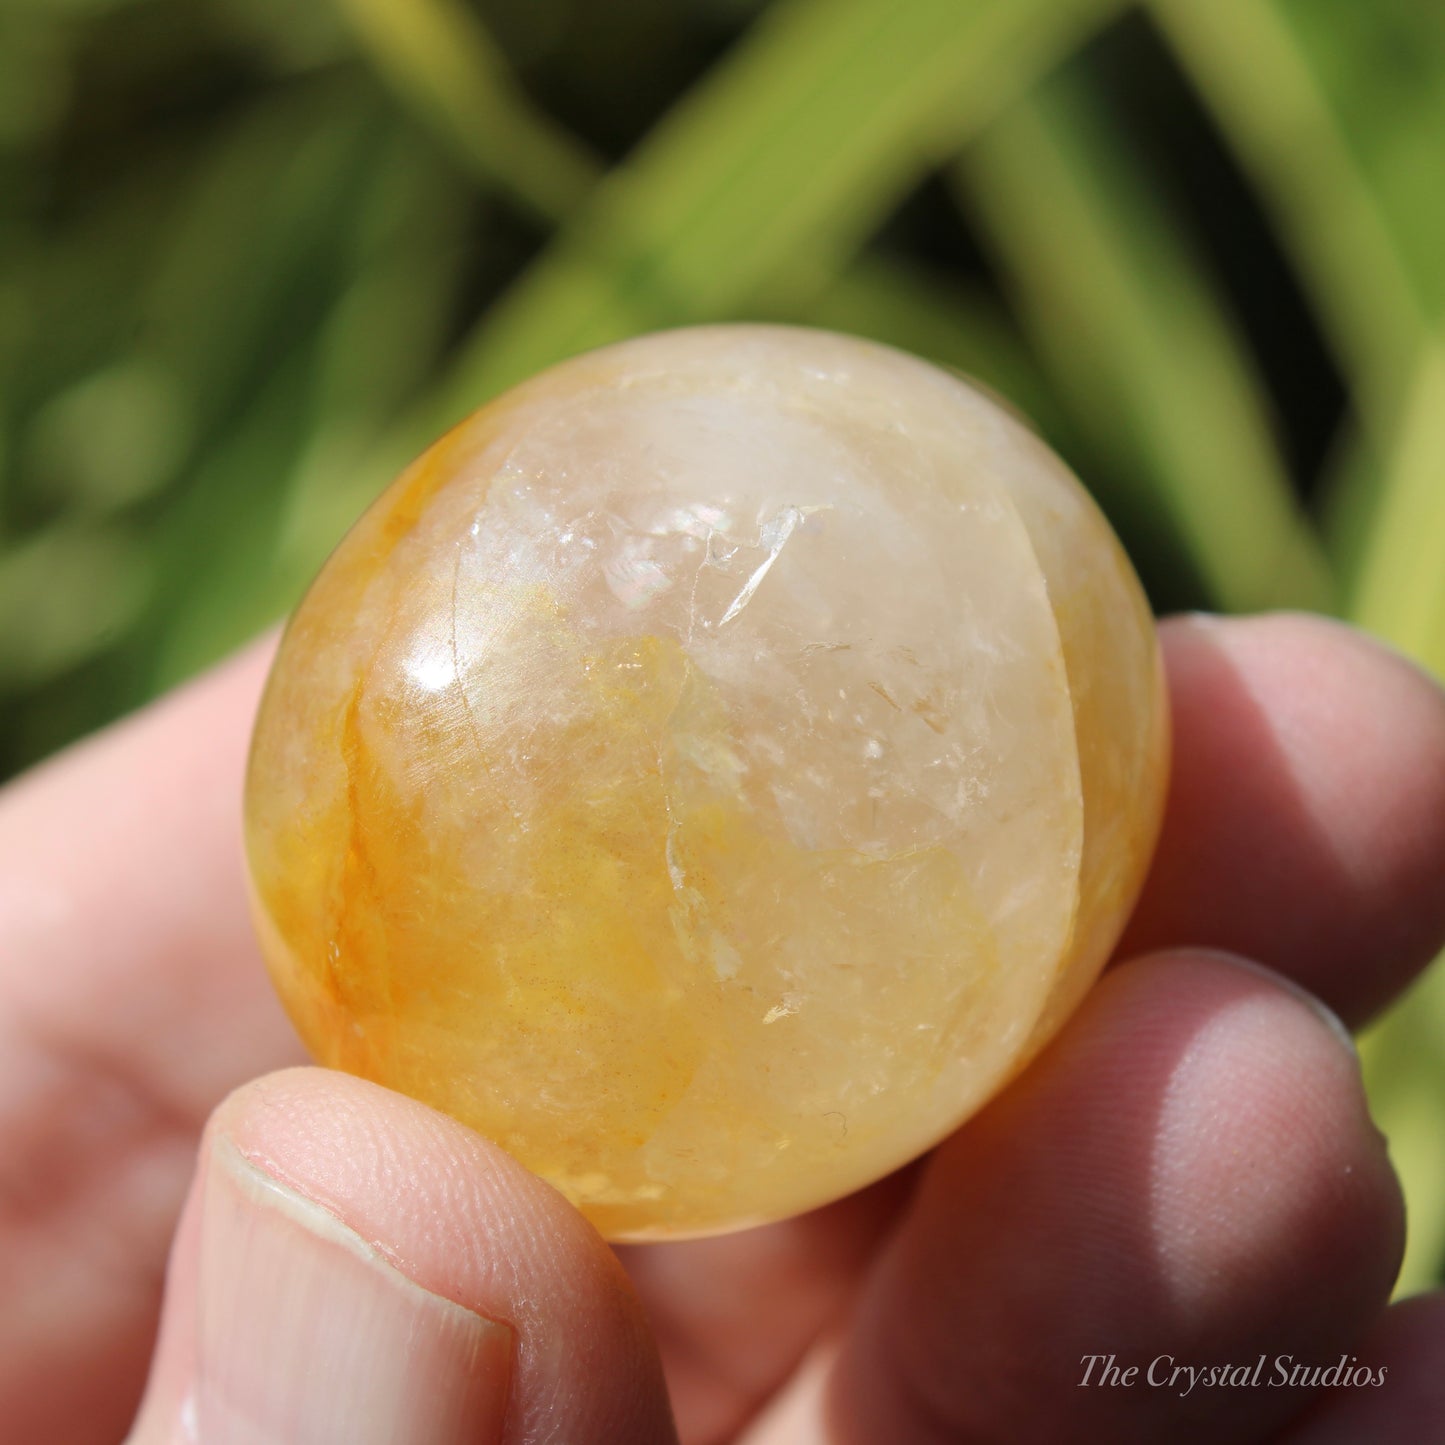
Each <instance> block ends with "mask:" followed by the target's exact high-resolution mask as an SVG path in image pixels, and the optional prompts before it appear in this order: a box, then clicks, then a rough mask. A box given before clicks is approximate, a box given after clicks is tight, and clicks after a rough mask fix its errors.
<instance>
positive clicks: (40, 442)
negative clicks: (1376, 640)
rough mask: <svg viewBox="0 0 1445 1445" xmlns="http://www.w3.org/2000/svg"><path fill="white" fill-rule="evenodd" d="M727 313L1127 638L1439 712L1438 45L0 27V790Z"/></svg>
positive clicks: (1399, 1070) (1151, 3) (1407, 1160)
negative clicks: (915, 411)
mask: <svg viewBox="0 0 1445 1445" xmlns="http://www.w3.org/2000/svg"><path fill="white" fill-rule="evenodd" d="M731 317H747V318H766V319H779V320H789V321H800V322H806V323H811V324H817V325H823V326H831V327H835V328H838V329H842V330H850V331H857V332H861V333H863V334H866V335H871V336H875V337H878V338H880V339H883V340H886V341H890V342H893V343H895V344H898V345H901V346H904V347H907V348H908V349H910V350H914V351H917V352H920V353H922V354H923V355H926V356H930V357H933V358H934V359H936V360H938V361H941V362H944V363H946V364H948V365H952V366H955V367H959V368H962V369H963V370H965V371H968V372H970V373H972V374H973V375H975V376H977V377H979V378H981V379H982V380H984V381H986V382H988V383H989V384H990V385H992V386H993V387H994V388H995V389H996V390H998V391H1000V392H1002V393H1004V394H1005V395H1007V396H1008V397H1010V398H1012V399H1013V400H1014V401H1015V403H1016V404H1017V405H1018V406H1019V407H1020V408H1021V409H1022V410H1024V411H1025V412H1027V413H1028V414H1029V415H1030V416H1032V417H1033V418H1034V419H1035V421H1036V422H1037V424H1038V425H1039V427H1040V429H1041V430H1042V431H1043V432H1044V433H1045V434H1046V435H1047V436H1048V437H1049V439H1050V440H1051V441H1052V442H1053V443H1054V444H1055V446H1057V447H1058V448H1059V450H1060V451H1061V452H1062V453H1063V454H1064V455H1065V456H1066V457H1067V458H1068V459H1069V460H1070V462H1071V463H1072V464H1073V465H1074V466H1075V468H1076V469H1077V470H1078V471H1079V472H1080V473H1081V474H1082V475H1083V476H1084V478H1085V479H1086V480H1087V482H1088V483H1089V485H1090V486H1091V487H1092V488H1093V490H1094V491H1095V493H1096V495H1097V496H1098V497H1099V499H1100V501H1101V502H1102V504H1103V505H1104V507H1105V508H1106V510H1107V511H1108V512H1109V514H1110V516H1111V517H1112V519H1113V520H1114V522H1115V524H1116V526H1117V527H1118V529H1119V531H1120V533H1121V535H1122V536H1123V538H1124V540H1125V542H1126V543H1127V545H1128V546H1129V548H1130V551H1131V553H1132V554H1133V556H1134V558H1135V560H1136V563H1137V565H1138V566H1139V569H1140V572H1141V574H1142V575H1143V577H1144V580H1145V583H1146V585H1147V586H1148V588H1149V590H1150V593H1151V595H1152V597H1153V599H1154V601H1155V604H1156V606H1158V607H1159V609H1160V610H1170V609H1174V608H1179V607H1194V606H1207V607H1213V608H1219V609H1222V610H1226V611H1242V610H1251V609H1258V608H1269V607H1308V608H1314V609H1318V610H1321V611H1328V612H1334V613H1337V614H1340V615H1343V616H1346V617H1349V618H1351V619H1353V620H1355V621H1357V622H1359V623H1361V624H1363V625H1364V626H1366V627H1369V628H1371V629H1372V630H1374V631H1375V632H1377V633H1378V634H1379V635H1380V636H1382V637H1384V638H1387V639H1388V640H1390V641H1391V642H1393V643H1394V644H1395V645H1396V646H1398V647H1400V648H1401V649H1402V650H1404V651H1405V652H1407V653H1409V654H1410V655H1412V656H1413V657H1415V658H1416V659H1418V660H1419V661H1420V662H1422V663H1423V664H1424V665H1425V666H1427V667H1430V668H1432V669H1433V670H1435V671H1436V672H1437V673H1445V319H1442V317H1445V6H1438V5H1433V4H1425V3H1420V0H1372V3H1370V4H1361V3H1359V0H1147V3H1123V0H775V3H772V4H762V3H757V0H606V3H602V0H570V3H569V0H514V3H510V4H508V3H503V0H488V3H481V0H477V3H475V4H471V3H468V0H330V3H328V0H305V3H297V0H0V777H4V776H6V775H8V774H11V773H13V772H15V771H17V770H19V769H20V768H22V767H24V766H27V765H28V764H30V763H32V762H34V761H35V760H37V759H39V758H41V757H43V756H44V755H45V754H47V753H48V752H50V751H53V750H54V749H55V748H56V747H58V746H60V745H61V744H63V743H65V742H67V741H69V740H70V739H72V738H74V737H76V736H79V735H80V734H82V733H84V732H86V731H88V730H89V729H91V728H94V727H96V726H98V725H100V724H101V723H103V722H105V721H107V720H108V719H110V718H112V717H114V716H116V715H117V714H119V713H120V712H123V711H125V710H126V709H128V708H131V707H133V706H135V705H137V704H138V703H140V702H142V701H143V700H145V699H146V698H148V697H150V696H152V695H154V694H155V693H156V692H158V691H160V690H162V689H164V688H166V687H167V686H169V685H171V684H172V683H174V682H176V681H177V680H179V679H181V678H183V677H185V676H187V675H189V674H190V673H192V672H194V671H195V670H197V669H198V668H200V667H202V666H204V665H205V664H207V663H208V662H210V661H212V660H213V659H215V658H217V657H219V656H221V655H222V654H223V653H225V652H226V651H228V650H229V649H230V648H232V647H233V646H235V645H236V644H237V643H239V642H240V641H242V640H243V639H245V638H246V637H248V636H250V635H251V634H252V633H254V632H256V631H257V630H258V629H260V628H261V627H262V626H263V625H264V624H266V623H267V622H268V621H270V620H272V619H274V618H275V617H277V616H279V615H280V614H281V613H282V612H284V611H285V609H286V608H287V607H288V606H289V605H290V604H291V603H292V602H293V601H294V600H295V598H296V596H297V595H298V592H299V589H300V588H301V587H302V586H303V585H304V583H305V581H306V580H307V579H308V578H309V576H310V575H311V574H312V572H314V570H315V568H316V567H317V565H318V564H319V562H320V561H321V559H322V558H323V557H324V556H325V554H326V552H327V550H328V549H329V548H330V546H331V545H332V544H333V543H334V541H335V540H336V538H337V537H338V535H339V534H340V532H341V531H342V529H343V528H344V527H345V526H346V524H347V523H348V522H349V521H350V520H351V519H352V517H354V516H355V514H356V513H357V512H358V511H359V509H360V508H361V507H362V506H363V505H364V504H365V502H366V501H367V500H368V499H369V498H370V497H371V496H373V495H374V494H375V492H376V491H377V490H378V488H379V487H380V486H381V485H383V484H384V483H385V482H386V481H387V480H388V479H389V477H390V476H391V475H393V474H394V473H395V472H396V470H397V469H398V468H399V467H400V466H401V465H402V464H403V463H405V462H406V461H407V460H408V459H409V458H410V457H411V456H412V455H413V454H414V453H415V452H416V451H418V450H419V449H420V448H421V447H422V446H423V445H425V444H426V442H428V441H429V440H430V439H431V438H432V437H434V436H435V435H436V434H437V433H438V432H439V431H440V430H441V429H442V428H443V427H444V426H445V425H447V424H448V423H450V422H452V421H454V420H456V419H457V418H458V417H459V416H461V415H463V414H465V413H466V412H467V411H469V410H471V409H472V408H473V407H475V406H476V405H478V404H479V403H480V402H481V401H483V400H484V399H485V398H486V397H488V396H490V395H492V394H494V393H495V392H496V391H498V390H499V389H500V388H502V387H503V386H505V385H506V384H508V383H509V382H511V381H514V380H516V379H518V378H520V377H522V376H524V375H527V374H529V373H530V372H532V371H534V370H536V369H537V368H539V367H541V366H543V365H545V364H547V363H548V362H551V361H554V360H557V359H559V358H561V357H563V356H565V355H568V354H570V353H572V352H575V351H578V350H581V349H583V348H586V347H589V346H592V345H596V344H599V343H602V342H605V341H608V340H611V339H614V338H616V337H620V336H623V335H627V334H629V333H632V332H636V331H642V330H648V329H652V328H655V327H659V326H667V325H677V324H680V323H686V322H694V321H707V320H717V319H725V318H731ZM163 785H164V783H163V780H160V781H158V786H163ZM1442 885H1445V880H1442ZM1437 973H1439V971H1438V970H1437ZM1442 1037H1445V982H1442V980H1441V979H1439V978H1437V979H1436V980H1435V981H1434V982H1433V983H1429V984H1426V985H1425V986H1423V987H1421V988H1419V989H1417V990H1416V992H1415V994H1414V995H1413V996H1412V998H1411V999H1410V1000H1409V1001H1408V1002H1407V1004H1406V1005H1405V1006H1404V1007H1403V1008H1401V1009H1399V1010H1397V1011H1396V1013H1395V1014H1394V1015H1393V1016H1392V1017H1390V1018H1389V1019H1387V1020H1386V1021H1385V1022H1384V1023H1383V1024H1381V1025H1378V1026H1377V1027H1376V1029H1375V1031H1374V1033H1373V1035H1372V1036H1371V1038H1370V1039H1369V1040H1368V1041H1367V1044H1366V1056H1367V1065H1368V1072H1369V1076H1370V1085H1371V1090H1372V1093H1373V1096H1374V1099H1375V1102H1376V1107H1377V1112H1378V1113H1379V1115H1380V1117H1381V1120H1382V1122H1383V1125H1384V1127H1385V1128H1386V1131H1387V1132H1388V1133H1389V1134H1390V1136H1391V1140H1392V1148H1393V1151H1394V1154H1395V1158H1396V1162H1397V1164H1398V1166H1399V1167H1400V1169H1401V1171H1402V1173H1403V1175H1404V1177H1405V1181H1406V1187H1407V1195H1408V1198H1409V1203H1410V1208H1411V1225H1410V1242H1409V1252H1408V1256H1407V1260H1406V1268H1405V1274H1404V1277H1403V1280H1402V1288H1403V1289H1411V1288H1416V1287H1419V1286H1421V1285H1424V1284H1427V1283H1430V1282H1432V1281H1436V1280H1438V1279H1439V1278H1440V1276H1441V1265H1442V1257H1445V1148H1442V1147H1441V1141H1440V1136H1441V1129H1440V1119H1441V1117H1442V1113H1445V1110H1442V1104H1445V1053H1442V1049H1441V1044H1440V1040H1441V1039H1442Z"/></svg>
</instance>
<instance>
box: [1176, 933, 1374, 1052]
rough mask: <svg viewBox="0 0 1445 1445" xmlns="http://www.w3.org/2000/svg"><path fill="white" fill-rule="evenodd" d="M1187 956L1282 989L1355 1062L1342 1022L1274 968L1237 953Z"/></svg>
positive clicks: (1220, 951) (1208, 952) (1218, 951)
mask: <svg viewBox="0 0 1445 1445" xmlns="http://www.w3.org/2000/svg"><path fill="white" fill-rule="evenodd" d="M1190 952H1191V953H1197V954H1202V955H1204V956H1205V957H1207V958H1217V959H1220V960H1221V961H1223V962H1224V963H1231V964H1233V965H1234V966H1235V968H1242V969H1243V970H1244V971H1245V972H1246V973H1252V974H1254V975H1255V977H1256V978H1262V979H1266V980H1267V981H1268V982H1270V983H1272V984H1273V985H1274V986H1275V987H1276V988H1278V989H1282V990H1283V991H1284V992H1285V993H1287V994H1290V995H1291V996H1293V997H1294V998H1297V999H1298V1000H1299V1001H1300V1002H1301V1003H1302V1004H1304V1005H1305V1006H1306V1007H1307V1008H1309V1009H1310V1010H1311V1011H1312V1012H1313V1013H1314V1015H1315V1017H1316V1018H1317V1019H1319V1021H1320V1022H1321V1023H1322V1024H1324V1026H1325V1027H1326V1028H1327V1029H1328V1030H1329V1031H1330V1033H1332V1034H1333V1035H1334V1036H1335V1038H1336V1040H1337V1041H1338V1042H1339V1043H1340V1044H1341V1045H1342V1046H1343V1047H1344V1049H1345V1051H1346V1052H1347V1053H1349V1054H1350V1055H1351V1056H1352V1057H1353V1058H1354V1060H1355V1062H1356V1063H1358V1062H1359V1058H1360V1051H1359V1049H1358V1048H1357V1047H1356V1046H1355V1040H1354V1035H1352V1034H1351V1033H1350V1031H1349V1029H1347V1028H1346V1027H1345V1022H1344V1020H1343V1019H1342V1018H1341V1017H1340V1016H1339V1014H1337V1013H1336V1012H1335V1011H1334V1010H1333V1009H1332V1008H1331V1007H1330V1006H1329V1005H1328V1004H1327V1003H1326V1002H1325V1001H1324V1000H1323V999H1322V998H1320V996H1319V995H1318V994H1314V993H1311V992H1310V991H1309V989H1307V988H1305V987H1304V986H1303V984H1298V983H1296V982H1295V981H1294V979H1292V978H1289V977H1288V976H1286V975H1285V974H1282V973H1277V972H1276V971H1275V970H1274V969H1272V968H1269V967H1267V966H1266V965H1265V964H1262V963H1257V962H1256V961H1255V960H1254V959H1252V958H1244V957H1242V956H1241V955H1240V954H1237V953H1230V952H1228V951H1227V950H1225V949H1222V948H1195V949H1191V950H1190Z"/></svg>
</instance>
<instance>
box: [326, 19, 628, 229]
mask: <svg viewBox="0 0 1445 1445" xmlns="http://www.w3.org/2000/svg"><path fill="white" fill-rule="evenodd" d="M335 3H336V4H337V6H338V7H339V9H340V11H341V13H342V15H343V16H344V17H345V18H346V20H347V21H348V22H349V23H350V25H351V27H352V30H353V32H354V34H355V36H356V38H357V40H358V41H359V42H360V44H361V45H362V47H363V49H364V50H365V51H366V53H367V54H368V56H369V57H370V59H371V61H372V63H373V64H374V65H375V66H376V68H377V70H378V71H379V72H380V73H381V75H383V76H384V77H385V78H386V79H387V80H388V81H389V82H390V83H391V85H392V86H393V87H394V88H395V89H396V91H397V92H398V93H399V94H400V96H401V97H402V98H403V99H404V100H405V101H407V102H408V103H409V104H410V105H411V106H412V107H413V108H414V109H415V110H416V111H417V112H418V113H419V114H420V115H421V116H422V117H423V118H425V119H426V120H427V121H428V122H429V123H430V124H431V125H433V126H434V127H435V128H436V130H437V131H438V133H439V134H440V135H441V136H442V137H443V138H444V139H445V140H446V141H447V142H448V143H449V144H450V145H451V147H452V149H453V150H454V151H455V153H456V155H457V156H458V157H459V158H460V159H461V160H462V161H463V162H464V163H465V164H466V165H467V166H468V167H469V168H470V169H471V170H472V172H473V173H474V174H475V175H477V176H478V177H479V178H480V179H482V180H483V181H485V182H487V183H488V184H489V185H493V186H496V187H497V188H498V189H500V190H502V191H503V192H505V193H506V194H508V195H510V196H512V197H513V198H514V199H515V200H517V201H519V202H520V203H521V204H522V205H524V206H525V207H526V208H527V209H528V210H530V211H531V212H532V213H533V214H534V215H536V216H537V217H539V218H540V219H541V220H543V221H546V222H548V223H553V222H556V221H559V220H560V219H562V217H564V216H566V215H567V214H568V213H569V212H570V211H571V210H572V208H573V207H574V206H576V205H577V204H578V203H579V202H580V201H581V200H582V198H583V197H584V196H586V195H587V193H588V192H589V191H590V190H591V189H592V186H593V185H594V183H595V182H596V181H597V179H598V177H599V176H600V174H601V165H600V162H599V161H598V160H597V158H596V157H595V156H594V155H593V154H592V152H591V151H590V150H589V149H588V148H587V147H586V146H584V145H583V144H582V143H581V142H579V141H577V140H576V139H574V138H573V137H572V136H570V135H569V134H568V133H567V132H566V130H565V129H564V128H563V127H562V126H560V125H558V124H557V123H556V122H554V121H553V120H552V119H551V118H550V117H549V116H547V115H545V114H544V113H543V112H541V111H539V110H538V109H537V108H536V107H535V106H533V105H532V103H531V102H530V101H529V100H528V99H527V97H526V95H525V94H524V92H523V91H522V89H521V88H520V87H519V86H518V85H517V84H516V83H515V82H514V81H513V79H512V77H511V75H510V73H509V72H508V70H507V66H506V62H505V60H504V59H503V57H502V56H501V55H500V54H499V53H498V52H497V49H496V47H495V46H494V45H493V43H492V40H491V37H490V36H489V35H488V34H487V32H486V30H485V29H484V28H483V26H482V24H481V22H480V21H479V20H478V19H477V17H476V16H475V15H474V14H473V13H472V12H471V11H470V10H469V9H467V7H466V6H465V5H464V4H462V3H461V0H335Z"/></svg>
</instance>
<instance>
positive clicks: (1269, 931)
mask: <svg viewBox="0 0 1445 1445" xmlns="http://www.w3.org/2000/svg"><path fill="white" fill-rule="evenodd" d="M1160 636H1161V642H1162V645H1163V649H1164V654H1165V658H1166V664H1167V672H1168V678H1169V688H1170V698H1171V708H1172V712H1173V716H1174V733H1175V749H1174V760H1173V767H1172V773H1171V780H1170V791H1169V801H1168V806H1167V810H1166V815H1165V823H1164V830H1163V834H1162V836H1161V839H1160V844H1159V848H1158V852H1157V854H1156V857H1155V861H1154V866H1153V868H1152V870H1151V873H1150V875H1149V879H1148V881H1147V883H1146V886H1145V890H1144V894H1143V897H1142V898H1141V900H1140V905H1139V909H1138V911H1137V913H1136V915H1135V918H1134V919H1133V920H1132V922H1131V924H1130V927H1129V930H1128V933H1127V935H1126V937H1125V940H1124V944H1123V947H1122V949H1121V953H1122V954H1123V955H1125V956H1127V955H1129V954H1133V953H1137V952H1143V951H1147V950H1149V949H1154V948H1159V947H1171V946H1179V945H1186V944H1187V945H1195V944H1198V945H1204V946H1214V947H1220V948H1225V949H1230V950H1233V951H1235V952H1238V953H1242V954H1246V955H1248V956H1250V957H1254V958H1258V959H1260V960H1261V961H1263V962H1264V963H1266V964H1268V965H1270V966H1272V967H1274V968H1277V969H1278V970H1280V971H1281V972H1283V973H1287V974H1289V975H1290V976H1292V977H1294V978H1297V979H1299V980H1300V981H1302V982H1303V983H1304V984H1305V985H1306V986H1307V987H1309V988H1310V989H1311V990H1312V991H1313V992H1315V993H1317V994H1319V995H1320V996H1321V997H1323V998H1324V999H1325V1000H1326V1001H1327V1002H1329V1003H1330V1005H1331V1006H1332V1007H1333V1008H1334V1009H1335V1010H1336V1012H1338V1013H1340V1014H1341V1015H1342V1016H1343V1017H1345V1018H1346V1019H1347V1020H1349V1021H1350V1022H1352V1023H1358V1022H1359V1021H1360V1020H1362V1019H1363V1018H1364V1017H1367V1016H1368V1015H1369V1014H1370V1013H1372V1012H1373V1011H1375V1010H1376V1009H1378V1008H1379V1007H1380V1006H1381V1005H1382V1004H1383V1003H1384V1002H1386V1001H1387V1000H1388V999H1389V998H1390V997H1391V996H1393V994H1395V993H1396V992H1398V991H1399V989H1400V988H1402V987H1403V986H1404V984H1405V983H1406V982H1407V981H1408V980H1409V978H1410V977H1411V976H1413V974H1414V973H1415V972H1416V971H1417V970H1418V969H1419V968H1420V967H1422V966H1423V965H1424V964H1425V963H1426V962H1428V961H1429V959H1430V958H1432V957H1433V956H1434V954H1435V952H1436V951H1437V950H1438V949H1439V947H1440V946H1441V944H1442V943H1445V888H1442V887H1441V884H1440V879H1441V878H1442V877H1445V692H1442V690H1441V688H1440V687H1439V686H1438V685H1437V683H1436V682H1435V681H1434V680H1433V679H1432V678H1430V677H1429V676H1428V674H1426V673H1424V672H1422V671H1421V670H1420V669H1419V668H1417V667H1416V666H1414V664H1412V663H1410V662H1408V661H1407V660H1406V659H1404V658H1403V657H1401V656H1400V655H1399V654H1398V653H1396V652H1393V651H1392V650H1390V649H1389V648H1388V647H1386V646H1385V645H1384V644H1382V643H1380V642H1378V641H1376V640H1375V639H1373V638H1371V637H1369V636H1368V635H1367V634H1365V633H1363V632H1360V631H1358V630H1356V629H1354V628H1351V627H1349V626H1346V625H1345V624H1343V623H1340V622H1336V621H1333V620H1331V619H1328V618H1323V617H1316V616H1312V615H1308V614H1302V613H1278V614H1269V615H1265V616H1260V617H1252V618H1229V619H1225V618H1214V617H1208V616H1200V615H1196V616H1190V617H1184V618H1173V619H1169V620H1168V621H1166V622H1165V623H1164V624H1162V626H1161V631H1160Z"/></svg>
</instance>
